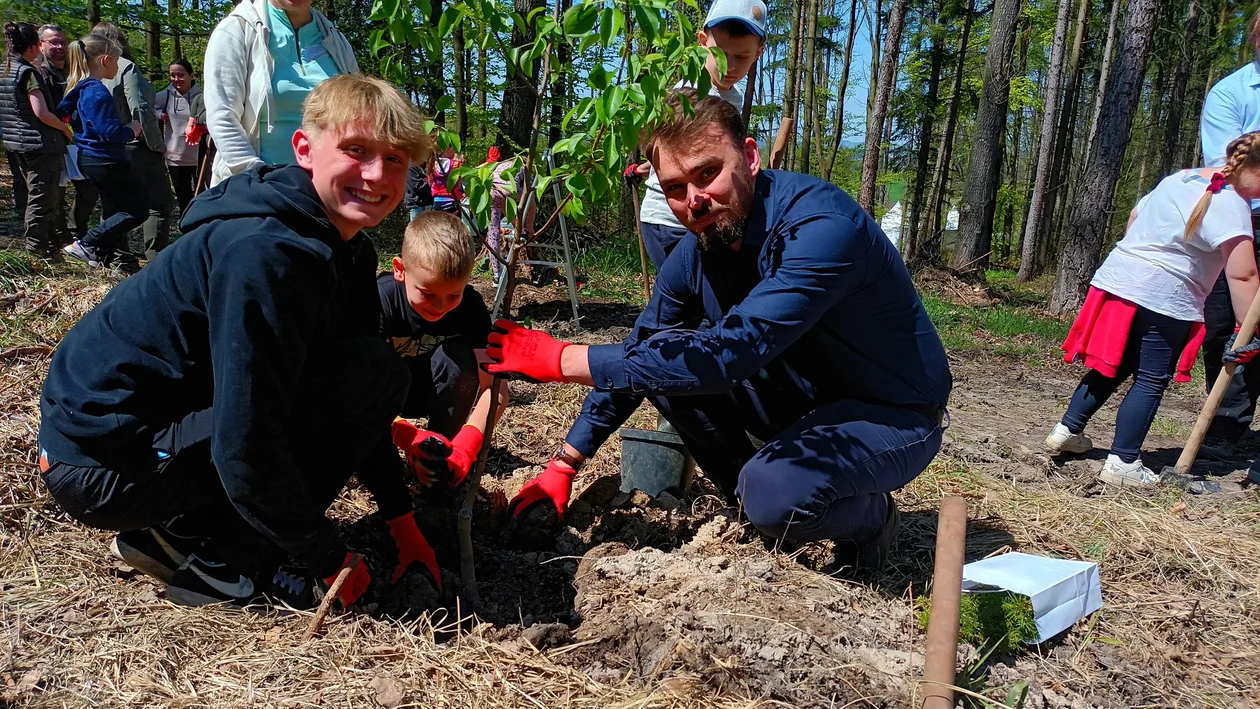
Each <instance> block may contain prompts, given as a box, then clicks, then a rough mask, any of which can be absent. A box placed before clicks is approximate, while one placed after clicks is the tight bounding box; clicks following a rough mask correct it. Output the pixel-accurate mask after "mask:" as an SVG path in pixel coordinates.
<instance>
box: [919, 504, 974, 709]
mask: <svg viewBox="0 0 1260 709" xmlns="http://www.w3.org/2000/svg"><path fill="white" fill-rule="evenodd" d="M966 546H967V501H966V500H964V499H963V498H961V497H954V496H948V497H943V498H941V509H940V512H939V513H938V514H937V522H936V567H935V568H934V569H933V571H932V615H931V618H929V619H928V631H927V650H926V651H925V652H924V659H923V702H922V704H920V705H919V706H920V707H922V709H953V706H954V672H955V667H956V665H957V662H958V620H959V616H960V613H961V609H960V604H961V603H962V569H963V558H964V555H965V549H966Z"/></svg>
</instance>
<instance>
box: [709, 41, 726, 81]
mask: <svg viewBox="0 0 1260 709" xmlns="http://www.w3.org/2000/svg"><path fill="white" fill-rule="evenodd" d="M709 51H710V52H711V53H712V54H713V61H714V63H715V64H717V73H718V76H726V52H724V51H722V49H721V47H710V48H709ZM705 73H706V74H707V73H708V72H707V71H706V72H705Z"/></svg>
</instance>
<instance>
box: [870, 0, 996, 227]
mask: <svg viewBox="0 0 1260 709" xmlns="http://www.w3.org/2000/svg"><path fill="white" fill-rule="evenodd" d="M876 2H878V0H876ZM1016 2H1018V0H1016ZM908 6H909V2H908V0H893V6H892V10H891V11H890V12H889V13H888V36H887V38H886V39H885V41H884V59H883V61H881V62H880V70H879V71H880V74H879V93H878V95H876V97H875V110H873V111H872V112H871V117H870V119H869V120H868V121H867V122H866V152H865V153H863V155H862V191H861V193H860V194H859V196H858V204H859V205H861V206H862V209H865V210H866V211H867V212H868V213H870V214H871V215H872V216H873V215H874V214H875V177H876V172H877V168H878V167H879V144H880V139H881V138H882V137H883V133H884V118H885V116H887V115H888V102H889V101H890V100H891V99H892V89H893V84H894V83H896V82H895V80H896V78H897V72H896V68H895V67H896V64H897V54H898V53H899V52H900V51H901V32H902V30H903V29H905V25H906V9H907V7H908Z"/></svg>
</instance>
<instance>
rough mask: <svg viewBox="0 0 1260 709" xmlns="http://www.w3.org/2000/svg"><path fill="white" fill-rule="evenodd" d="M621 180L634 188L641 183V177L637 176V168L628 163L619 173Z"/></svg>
mask: <svg viewBox="0 0 1260 709" xmlns="http://www.w3.org/2000/svg"><path fill="white" fill-rule="evenodd" d="M621 179H623V180H625V182H626V184H627V185H630V186H631V187H634V186H635V185H638V184H639V183H640V182H642V181H643V176H642V175H640V174H639V166H638V165H636V164H634V163H630V164H629V165H627V166H626V169H625V170H624V171H623V172H622V173H621Z"/></svg>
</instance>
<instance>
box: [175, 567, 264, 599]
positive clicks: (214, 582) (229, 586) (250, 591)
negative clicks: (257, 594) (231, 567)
mask: <svg viewBox="0 0 1260 709" xmlns="http://www.w3.org/2000/svg"><path fill="white" fill-rule="evenodd" d="M188 568H190V569H192V571H193V573H194V574H197V578H200V579H201V580H202V581H205V582H206V584H207V585H209V586H210V587H211V588H213V589H214V590H216V591H218V592H219V593H222V594H224V595H226V596H231V597H233V598H249V597H251V596H253V595H254V582H253V581H252V580H250V579H247V578H245V577H244V576H241V577H240V581H237V582H236V583H234V584H233V583H227V582H226V581H220V580H219V579H216V578H215V577H213V576H211V575H209V574H207V573H206V572H204V571H202V570H201V569H199V568H197V565H196V564H189V565H188Z"/></svg>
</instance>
